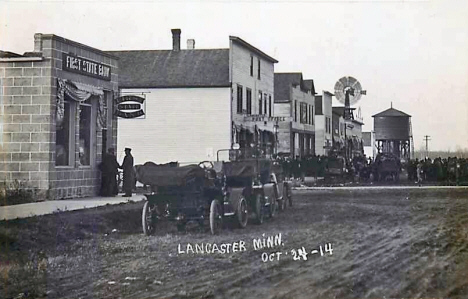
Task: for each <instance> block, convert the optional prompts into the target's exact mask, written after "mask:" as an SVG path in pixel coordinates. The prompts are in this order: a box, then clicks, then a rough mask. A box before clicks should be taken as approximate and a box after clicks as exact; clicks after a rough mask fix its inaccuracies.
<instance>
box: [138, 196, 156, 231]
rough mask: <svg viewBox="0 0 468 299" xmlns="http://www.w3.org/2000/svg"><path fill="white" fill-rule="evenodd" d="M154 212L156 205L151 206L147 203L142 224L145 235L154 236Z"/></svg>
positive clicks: (142, 216) (142, 215)
mask: <svg viewBox="0 0 468 299" xmlns="http://www.w3.org/2000/svg"><path fill="white" fill-rule="evenodd" d="M154 210H155V206H154V205H152V204H150V203H149V202H148V201H147V202H145V204H144V206H143V212H142V213H141V224H142V226H143V233H144V234H145V235H147V236H149V235H151V234H153V233H154V230H155V226H156V225H155V219H154V216H153V212H154Z"/></svg>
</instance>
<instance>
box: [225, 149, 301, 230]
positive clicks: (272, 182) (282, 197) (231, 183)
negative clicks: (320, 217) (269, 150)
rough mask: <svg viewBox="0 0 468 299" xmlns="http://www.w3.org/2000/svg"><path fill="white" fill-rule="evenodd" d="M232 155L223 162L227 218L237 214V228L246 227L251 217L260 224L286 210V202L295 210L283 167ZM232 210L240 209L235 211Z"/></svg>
mask: <svg viewBox="0 0 468 299" xmlns="http://www.w3.org/2000/svg"><path fill="white" fill-rule="evenodd" d="M221 151H229V157H230V159H229V161H222V165H223V171H224V175H225V177H226V197H225V201H224V216H229V215H233V214H237V216H238V224H239V226H240V227H245V226H246V225H247V221H248V214H249V212H250V213H253V214H255V220H256V223H257V224H261V223H263V221H264V216H265V215H268V216H269V217H271V218H272V217H274V216H275V214H276V209H277V208H278V207H279V209H280V210H284V209H285V208H286V206H287V202H289V205H290V206H292V195H291V187H292V183H291V182H289V181H285V180H284V174H283V172H282V166H281V164H280V163H278V162H276V161H273V160H271V159H268V158H246V157H245V156H244V157H242V155H240V154H239V152H238V151H237V150H220V151H218V162H217V163H219V162H220V161H219V152H221ZM232 207H238V208H237V211H232V210H231V209H232Z"/></svg>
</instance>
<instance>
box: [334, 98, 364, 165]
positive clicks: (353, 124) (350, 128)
mask: <svg viewBox="0 0 468 299" xmlns="http://www.w3.org/2000/svg"><path fill="white" fill-rule="evenodd" d="M332 109H333V115H332V129H333V152H335V153H339V154H341V155H343V156H346V157H348V158H350V159H351V158H353V157H358V156H363V155H364V143H363V141H362V126H363V125H364V122H363V119H362V117H361V115H360V112H359V113H357V114H356V113H354V111H353V112H352V113H353V118H352V119H350V120H345V119H344V107H333V108H332Z"/></svg>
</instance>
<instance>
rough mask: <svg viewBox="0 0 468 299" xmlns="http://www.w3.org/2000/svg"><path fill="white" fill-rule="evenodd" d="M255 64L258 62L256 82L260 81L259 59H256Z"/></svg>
mask: <svg viewBox="0 0 468 299" xmlns="http://www.w3.org/2000/svg"><path fill="white" fill-rule="evenodd" d="M257 62H258V69H257V78H258V80H260V58H257Z"/></svg>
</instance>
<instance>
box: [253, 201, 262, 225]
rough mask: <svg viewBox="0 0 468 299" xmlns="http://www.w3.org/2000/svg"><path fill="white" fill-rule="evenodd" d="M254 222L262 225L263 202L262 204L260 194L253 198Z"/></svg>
mask: <svg viewBox="0 0 468 299" xmlns="http://www.w3.org/2000/svg"><path fill="white" fill-rule="evenodd" d="M254 208H255V220H256V222H257V224H262V223H263V216H264V215H263V202H262V196H261V195H260V194H257V196H256V197H255V207H254Z"/></svg>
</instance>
